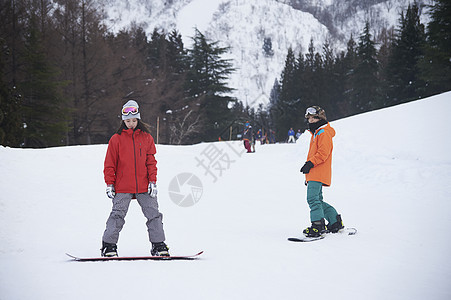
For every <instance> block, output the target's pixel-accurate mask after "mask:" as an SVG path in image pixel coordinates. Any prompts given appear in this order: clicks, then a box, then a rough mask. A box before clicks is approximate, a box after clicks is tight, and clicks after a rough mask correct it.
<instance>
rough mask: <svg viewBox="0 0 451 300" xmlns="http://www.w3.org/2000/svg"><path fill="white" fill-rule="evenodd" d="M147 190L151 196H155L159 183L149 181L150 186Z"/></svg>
mask: <svg viewBox="0 0 451 300" xmlns="http://www.w3.org/2000/svg"><path fill="white" fill-rule="evenodd" d="M147 192H148V193H149V195H150V197H152V198H155V197H156V196H157V194H158V190H157V184H156V183H155V182H152V181H151V182H149V187H148V188H147Z"/></svg>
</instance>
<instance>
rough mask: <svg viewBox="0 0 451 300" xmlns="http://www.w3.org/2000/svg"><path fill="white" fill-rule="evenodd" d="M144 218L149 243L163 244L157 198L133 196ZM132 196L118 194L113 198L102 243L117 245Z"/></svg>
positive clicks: (147, 195)
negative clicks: (145, 219)
mask: <svg viewBox="0 0 451 300" xmlns="http://www.w3.org/2000/svg"><path fill="white" fill-rule="evenodd" d="M135 195H136V200H138V203H139V205H140V206H141V210H142V212H143V213H144V216H145V217H146V218H147V222H146V225H147V232H148V233H149V241H150V242H151V243H160V242H164V240H165V236H164V230H163V215H162V214H161V213H160V212H159V211H158V202H157V197H155V198H152V197H150V195H149V194H147V193H141V194H135ZM132 197H133V194H122V193H118V194H116V196H115V197H114V198H113V209H112V210H111V213H110V216H109V217H108V220H107V221H106V229H105V232H104V233H103V241H104V242H106V243H112V244H117V241H118V240H119V232H120V231H121V230H122V227H124V224H125V215H126V214H127V211H128V207H129V205H130V201H131V200H132Z"/></svg>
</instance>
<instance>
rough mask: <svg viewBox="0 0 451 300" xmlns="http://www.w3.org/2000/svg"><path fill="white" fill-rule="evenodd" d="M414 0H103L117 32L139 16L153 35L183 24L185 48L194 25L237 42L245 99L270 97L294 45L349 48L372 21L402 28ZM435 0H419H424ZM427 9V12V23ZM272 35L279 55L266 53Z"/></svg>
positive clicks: (236, 77) (252, 102)
mask: <svg viewBox="0 0 451 300" xmlns="http://www.w3.org/2000/svg"><path fill="white" fill-rule="evenodd" d="M411 2H412V1H411V0H385V1H384V0H376V1H342V0H303V1H295V0H258V1H257V0H253V1H249V0H171V1H147V0H127V1H123V0H99V1H98V3H99V5H101V6H102V7H103V9H104V11H105V13H106V15H107V22H106V23H107V25H108V27H109V28H110V29H111V30H113V31H115V32H117V31H119V30H120V29H122V28H124V27H125V28H126V27H128V26H130V24H131V23H132V22H133V23H135V24H139V25H141V26H142V27H143V28H144V29H145V30H146V31H147V32H148V33H149V35H150V33H151V32H152V31H153V30H154V28H156V27H157V28H161V29H162V30H165V31H166V32H169V31H171V30H173V29H174V28H176V29H178V30H179V31H180V32H181V34H182V37H183V40H184V43H185V46H186V47H190V46H191V37H193V36H194V28H196V27H197V28H198V29H199V30H200V31H201V32H203V33H204V34H205V35H206V37H207V38H209V39H211V40H213V41H220V45H221V46H227V47H230V48H231V52H230V56H229V57H228V58H231V59H233V61H234V66H235V67H236V68H237V71H236V72H235V73H234V74H233V75H232V76H231V79H230V87H232V88H235V89H236V91H235V92H234V94H233V96H235V97H237V98H238V99H239V100H241V101H242V102H243V103H244V104H248V105H249V106H251V107H257V106H258V105H259V104H267V103H268V101H269V95H270V91H271V88H272V87H273V85H274V81H275V79H276V78H279V77H280V74H281V71H282V69H283V66H284V63H285V58H286V55H287V51H288V48H289V47H292V48H293V50H294V51H295V53H296V55H297V54H298V52H299V51H302V52H303V53H306V52H307V50H308V44H309V42H310V39H311V38H313V40H314V44H315V47H316V51H318V52H321V51H322V46H323V44H324V42H325V41H326V39H328V40H329V41H330V43H331V45H332V46H333V48H334V49H338V50H340V51H341V50H345V49H346V43H347V41H348V40H349V38H350V36H351V34H352V35H353V36H354V37H358V36H359V35H360V34H361V33H362V31H363V28H364V24H365V22H366V21H369V22H370V24H371V29H372V34H373V35H376V34H378V33H379V32H380V31H381V29H382V28H383V27H387V28H389V27H391V26H394V27H396V26H397V25H398V22H399V17H400V13H401V12H402V11H405V10H406V9H407V6H408V4H409V3H411ZM431 2H432V0H420V1H417V3H419V5H420V6H421V4H430V3H431ZM425 21H427V15H426V14H425V13H423V22H425ZM265 39H266V40H270V41H271V44H272V50H273V52H274V55H265V52H264V51H263V45H264V41H265Z"/></svg>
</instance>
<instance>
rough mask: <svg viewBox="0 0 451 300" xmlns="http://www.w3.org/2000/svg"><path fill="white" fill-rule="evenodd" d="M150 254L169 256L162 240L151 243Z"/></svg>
mask: <svg viewBox="0 0 451 300" xmlns="http://www.w3.org/2000/svg"><path fill="white" fill-rule="evenodd" d="M150 253H151V254H152V256H169V248H168V246H166V244H165V243H164V242H161V243H152V250H151V251H150Z"/></svg>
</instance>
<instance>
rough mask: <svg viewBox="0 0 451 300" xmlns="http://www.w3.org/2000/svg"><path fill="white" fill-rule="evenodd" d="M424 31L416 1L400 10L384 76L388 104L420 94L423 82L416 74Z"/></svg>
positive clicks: (414, 97) (421, 51) (409, 99)
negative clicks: (403, 11) (396, 30)
mask: <svg viewBox="0 0 451 300" xmlns="http://www.w3.org/2000/svg"><path fill="white" fill-rule="evenodd" d="M424 44H425V34H424V26H423V25H422V24H421V22H420V14H419V9H418V6H417V4H416V3H414V4H413V5H412V6H411V5H409V7H408V8H407V12H406V14H405V15H404V13H402V14H401V20H400V29H399V32H398V34H397V37H396V39H395V41H394V42H393V48H392V50H391V55H390V57H389V62H388V66H387V78H388V81H389V88H388V96H389V98H390V99H389V100H390V101H391V104H398V103H402V102H406V101H411V100H415V99H418V98H420V97H421V96H422V95H424V94H425V83H424V81H423V80H421V78H420V76H419V64H418V62H419V60H420V58H421V57H422V56H423V55H424V51H423V49H424Z"/></svg>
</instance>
